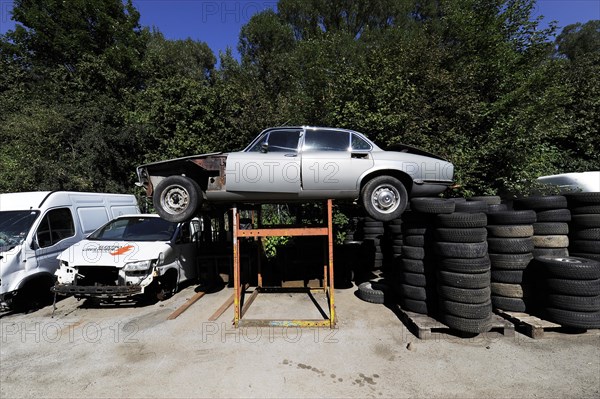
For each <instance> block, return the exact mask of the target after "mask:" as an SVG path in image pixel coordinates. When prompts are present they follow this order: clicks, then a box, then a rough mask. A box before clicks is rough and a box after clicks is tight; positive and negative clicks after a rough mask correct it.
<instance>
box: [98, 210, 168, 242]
mask: <svg viewBox="0 0 600 399" xmlns="http://www.w3.org/2000/svg"><path fill="white" fill-rule="evenodd" d="M176 228H177V223H172V222H167V221H166V220H163V219H160V218H156V217H135V216H132V217H126V218H119V219H115V220H113V221H111V222H109V223H108V224H106V225H104V226H103V227H101V228H99V229H98V230H96V231H95V232H93V233H92V234H91V235H90V236H89V237H88V240H97V241H169V240H170V239H171V237H173V234H174V233H175V229H176Z"/></svg>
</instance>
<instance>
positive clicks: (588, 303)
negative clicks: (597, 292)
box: [548, 294, 600, 312]
mask: <svg viewBox="0 0 600 399" xmlns="http://www.w3.org/2000/svg"><path fill="white" fill-rule="evenodd" d="M548 306H549V307H551V308H558V309H564V310H572V311H575V312H598V311H600V296H573V295H558V294H551V295H548Z"/></svg>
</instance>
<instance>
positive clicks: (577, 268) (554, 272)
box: [536, 256, 600, 280]
mask: <svg viewBox="0 0 600 399" xmlns="http://www.w3.org/2000/svg"><path fill="white" fill-rule="evenodd" d="M536 262H539V263H541V264H542V265H543V267H544V268H545V269H546V270H547V271H548V272H549V273H550V275H551V276H553V277H558V278H563V279H571V280H595V279H600V262H598V261H595V260H591V259H584V258H577V257H573V256H568V257H558V258H557V257H545V256H542V257H539V258H537V259H536Z"/></svg>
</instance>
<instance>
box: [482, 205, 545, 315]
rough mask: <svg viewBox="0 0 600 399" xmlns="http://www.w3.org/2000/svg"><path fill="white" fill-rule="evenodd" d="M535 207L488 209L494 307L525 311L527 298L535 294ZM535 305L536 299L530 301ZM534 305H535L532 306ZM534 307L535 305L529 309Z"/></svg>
mask: <svg viewBox="0 0 600 399" xmlns="http://www.w3.org/2000/svg"><path fill="white" fill-rule="evenodd" d="M535 221H536V214H535V212H534V211H531V210H529V211H497V212H490V213H488V226H487V231H488V246H489V256H490V261H491V266H492V273H491V275H492V283H491V288H492V305H493V306H494V308H497V309H502V310H508V311H513V312H525V311H526V310H528V306H527V304H526V301H525V300H524V298H526V297H528V296H529V297H531V298H532V299H533V297H534V296H535V284H536V283H535V279H533V278H531V277H530V273H528V272H529V271H528V267H529V265H530V262H531V260H532V259H533V254H532V252H533V249H534V245H533V224H534V223H535ZM528 302H529V304H531V305H534V304H535V302H534V301H533V300H531V301H528ZM529 307H530V308H531V306H529ZM529 310H531V309H529Z"/></svg>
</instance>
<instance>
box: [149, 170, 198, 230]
mask: <svg viewBox="0 0 600 399" xmlns="http://www.w3.org/2000/svg"><path fill="white" fill-rule="evenodd" d="M201 199H202V190H201V189H200V186H199V185H198V183H196V182H195V181H194V180H192V179H190V178H189V177H185V176H169V177H167V178H165V179H164V180H163V181H161V182H160V183H159V184H158V185H157V186H156V188H155V189H154V194H153V195H152V201H153V203H154V208H155V209H156V213H158V215H159V216H160V217H161V218H163V219H165V220H168V221H169V222H174V223H179V222H185V221H187V220H190V219H191V218H193V217H194V216H195V215H196V212H197V211H198V207H199V205H200V202H201Z"/></svg>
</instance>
